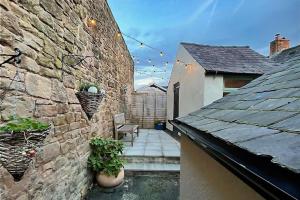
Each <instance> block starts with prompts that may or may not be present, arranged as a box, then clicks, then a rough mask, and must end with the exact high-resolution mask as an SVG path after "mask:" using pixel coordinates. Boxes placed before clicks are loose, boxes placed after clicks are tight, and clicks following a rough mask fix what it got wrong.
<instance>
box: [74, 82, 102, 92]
mask: <svg viewBox="0 0 300 200" xmlns="http://www.w3.org/2000/svg"><path fill="white" fill-rule="evenodd" d="M90 87H96V88H97V90H98V91H101V87H100V86H99V85H96V84H93V83H82V84H81V85H80V87H79V90H80V91H88V89H89V88H90Z"/></svg>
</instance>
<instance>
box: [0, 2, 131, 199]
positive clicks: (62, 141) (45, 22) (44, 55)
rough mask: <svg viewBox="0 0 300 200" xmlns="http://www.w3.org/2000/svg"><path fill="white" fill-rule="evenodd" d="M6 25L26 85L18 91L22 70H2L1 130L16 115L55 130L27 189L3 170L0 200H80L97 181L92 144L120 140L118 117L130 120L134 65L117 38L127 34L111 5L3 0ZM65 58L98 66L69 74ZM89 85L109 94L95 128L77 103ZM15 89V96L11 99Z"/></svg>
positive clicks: (5, 48)
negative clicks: (89, 160)
mask: <svg viewBox="0 0 300 200" xmlns="http://www.w3.org/2000/svg"><path fill="white" fill-rule="evenodd" d="M88 19H95V20H96V26H92V27H89V26H87V22H88ZM0 20H1V26H0V47H1V49H2V53H7V54H12V53H14V52H13V49H14V48H19V49H20V50H21V51H22V52H23V55H22V57H21V58H22V59H21V60H22V62H21V64H19V65H18V71H19V77H18V78H17V80H16V81H15V82H14V83H13V84H12V85H11V86H10V83H11V81H12V79H13V78H14V76H15V73H16V70H17V68H16V65H14V64H5V65H4V66H3V67H1V68H0V94H2V97H4V98H3V99H4V100H3V104H2V105H1V107H0V111H1V123H3V122H4V121H5V120H6V119H7V118H8V117H9V116H10V115H12V114H14V113H16V114H17V115H19V116H22V117H24V116H28V117H34V118H38V119H40V120H43V121H46V122H49V123H51V124H52V130H51V134H50V135H49V136H48V137H47V138H46V140H45V144H44V147H42V148H41V149H40V150H39V151H38V153H37V156H36V157H35V159H34V161H33V163H32V164H31V165H30V167H29V168H28V170H27V171H26V173H25V175H24V176H23V178H22V180H21V181H19V182H15V181H14V180H13V178H12V176H11V175H10V174H9V173H8V172H7V170H6V169H5V168H4V167H2V166H1V165H0V199H3V200H6V199H12V200H15V199H80V198H82V197H83V196H84V195H85V194H86V192H87V189H88V188H89V186H90V184H91V180H92V179H91V177H92V176H91V173H90V172H88V170H87V164H86V163H87V157H88V155H89V145H88V142H89V140H90V138H91V137H92V136H95V135H99V136H103V137H109V136H112V134H113V121H112V118H113V117H112V116H113V115H114V114H116V113H120V112H124V111H127V112H128V113H130V112H129V111H128V110H129V109H130V106H129V107H127V106H128V105H130V104H131V93H132V91H133V62H132V59H131V57H130V55H129V52H128V50H127V47H126V44H125V43H124V41H123V38H122V37H118V36H117V33H118V32H119V28H118V26H117V24H116V22H115V20H114V18H113V16H112V14H111V11H110V9H109V7H108V4H107V2H106V0H10V1H9V0H1V2H0ZM63 54H77V55H84V56H87V55H89V56H96V57H97V58H98V59H93V58H89V59H86V60H85V62H83V64H82V65H78V66H76V67H70V66H71V65H73V64H75V63H76V60H75V61H74V58H73V60H72V58H71V57H68V58H67V59H66V63H65V66H64V69H62V56H63ZM3 60H4V58H3V57H1V58H0V62H2V61H3ZM77 60H78V59H77ZM62 71H64V73H62ZM85 81H89V82H93V83H97V84H99V85H101V86H102V88H103V89H104V90H106V97H105V98H104V100H103V101H102V103H101V105H100V107H99V111H98V112H97V113H96V114H95V115H94V117H93V118H92V119H91V120H88V119H87V117H86V114H85V113H84V112H83V110H82V108H81V105H80V104H79V102H78V99H77V98H76V96H75V93H76V91H78V89H79V85H80V83H81V82H85ZM9 86H10V87H9ZM125 86H126V87H125ZM7 88H10V89H12V90H10V91H9V92H8V93H7V94H6V95H5V96H3V93H2V92H3V91H4V90H5V89H7ZM124 88H127V90H124Z"/></svg>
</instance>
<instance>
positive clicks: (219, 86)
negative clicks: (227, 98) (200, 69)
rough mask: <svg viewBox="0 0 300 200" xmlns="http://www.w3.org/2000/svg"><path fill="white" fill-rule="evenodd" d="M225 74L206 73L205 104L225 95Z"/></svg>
mask: <svg viewBox="0 0 300 200" xmlns="http://www.w3.org/2000/svg"><path fill="white" fill-rule="evenodd" d="M223 90H224V82H223V75H206V76H205V83H204V106H206V105H209V104H211V103H212V102H214V101H216V100H218V99H220V98H222V97H223Z"/></svg>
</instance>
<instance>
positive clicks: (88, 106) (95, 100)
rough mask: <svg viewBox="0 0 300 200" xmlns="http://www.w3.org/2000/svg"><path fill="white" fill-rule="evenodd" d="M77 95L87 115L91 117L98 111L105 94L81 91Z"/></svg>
mask: <svg viewBox="0 0 300 200" xmlns="http://www.w3.org/2000/svg"><path fill="white" fill-rule="evenodd" d="M76 96H77V98H78V100H79V102H80V104H81V107H82V109H83V110H84V112H85V113H86V115H87V117H88V118H89V119H91V118H92V117H93V115H94V114H95V113H96V112H97V110H98V107H99V105H100V103H101V101H102V99H103V96H104V95H103V94H102V93H91V92H87V91H80V92H77V93H76Z"/></svg>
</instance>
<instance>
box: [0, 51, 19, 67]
mask: <svg viewBox="0 0 300 200" xmlns="http://www.w3.org/2000/svg"><path fill="white" fill-rule="evenodd" d="M14 50H15V53H16V54H14V55H12V54H0V56H9V57H10V58H8V59H6V60H5V61H3V62H2V63H0V67H1V66H2V65H4V64H5V63H10V62H14V63H16V64H20V63H21V55H22V51H21V50H20V49H18V48H15V49H14Z"/></svg>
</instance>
